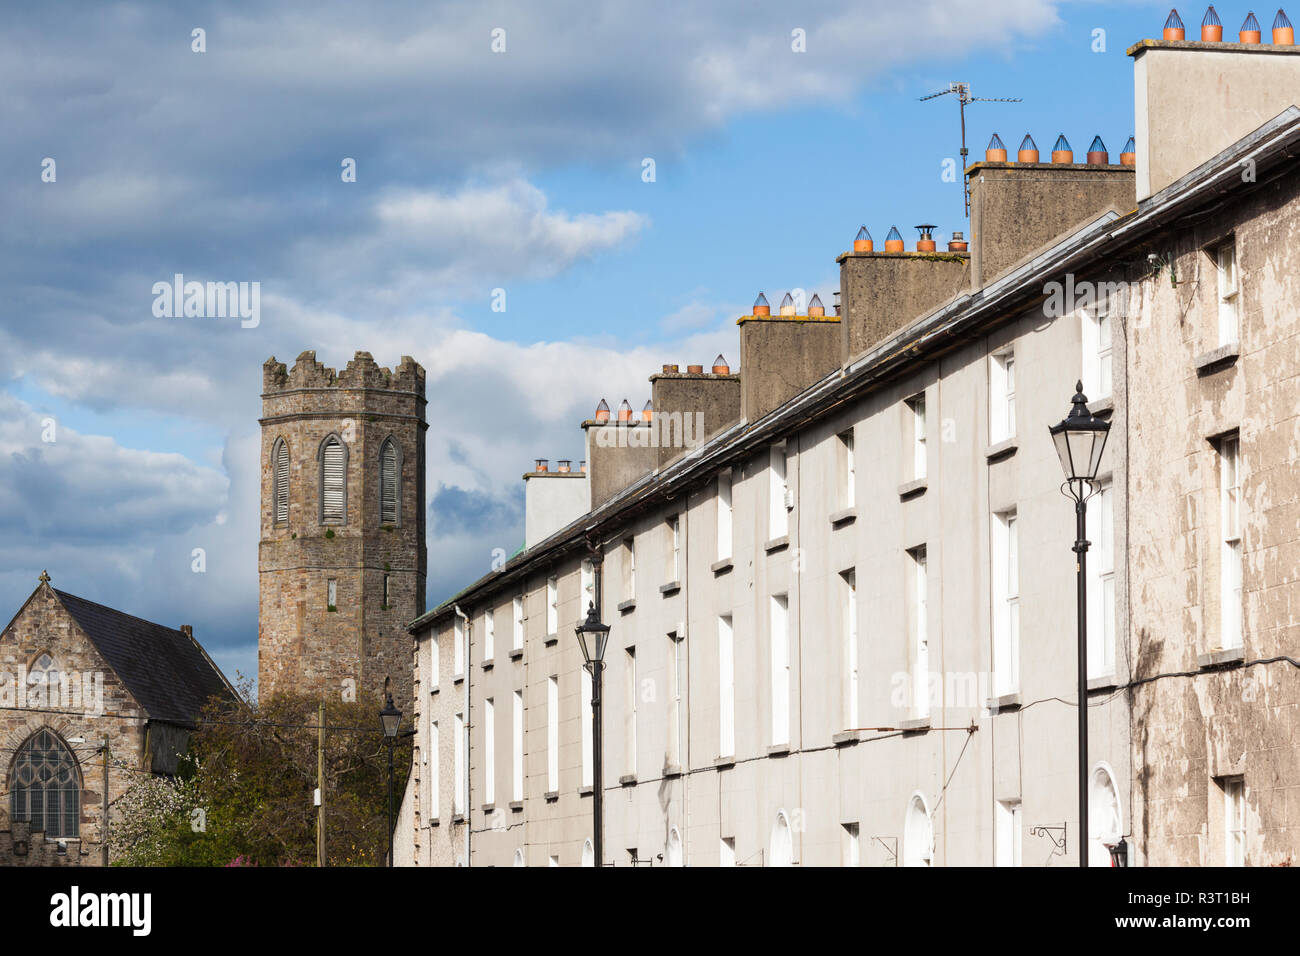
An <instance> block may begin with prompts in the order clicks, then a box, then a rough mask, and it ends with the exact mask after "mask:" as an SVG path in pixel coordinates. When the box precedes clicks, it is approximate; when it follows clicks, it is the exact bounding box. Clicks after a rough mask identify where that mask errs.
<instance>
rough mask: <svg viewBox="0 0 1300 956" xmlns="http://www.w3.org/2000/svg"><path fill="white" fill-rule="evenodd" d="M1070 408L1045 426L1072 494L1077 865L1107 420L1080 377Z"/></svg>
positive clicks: (1084, 819) (1084, 850) (1084, 823)
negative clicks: (1092, 552) (1092, 550)
mask: <svg viewBox="0 0 1300 956" xmlns="http://www.w3.org/2000/svg"><path fill="white" fill-rule="evenodd" d="M1071 401H1072V404H1071V406H1070V414H1069V415H1067V416H1066V417H1065V419H1064V421H1062V422H1061V423H1060V424H1059V425H1052V426H1051V427H1050V428H1049V429H1048V431H1049V432H1050V433H1051V435H1052V441H1053V442H1055V443H1056V454H1057V455H1058V456H1059V457H1060V459H1061V468H1062V469H1063V470H1064V471H1065V483H1064V484H1062V485H1061V492H1062V493H1063V494H1064V495H1066V497H1069V498H1073V499H1074V520H1075V536H1074V553H1075V555H1077V558H1076V560H1075V566H1074V568H1075V576H1076V578H1077V583H1078V603H1079V607H1078V614H1079V635H1078V642H1079V674H1078V682H1079V688H1078V689H1079V837H1078V839H1079V866H1082V867H1086V866H1087V865H1088V581H1087V576H1086V571H1087V560H1088V537H1087V535H1088V499H1089V498H1091V497H1092V496H1093V495H1094V494H1096V493H1097V486H1096V480H1097V468H1098V467H1099V466H1100V465H1101V453H1102V450H1103V449H1105V447H1106V435H1107V434H1108V433H1109V432H1110V423H1109V422H1107V421H1103V420H1102V419H1100V418H1098V417H1097V416H1095V415H1093V414H1092V412H1090V411H1088V399H1087V397H1086V396H1085V395H1084V394H1083V382H1079V383H1078V384H1077V385H1076V386H1075V393H1074V398H1073V399H1072V400H1071Z"/></svg>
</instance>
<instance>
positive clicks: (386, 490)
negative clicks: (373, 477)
mask: <svg viewBox="0 0 1300 956" xmlns="http://www.w3.org/2000/svg"><path fill="white" fill-rule="evenodd" d="M401 517H402V452H401V449H399V448H398V447H397V442H395V441H394V440H393V439H391V438H389V439H387V440H386V441H385V442H384V444H383V447H382V448H380V449H379V523H380V524H397V523H398V522H399V521H400V520H401Z"/></svg>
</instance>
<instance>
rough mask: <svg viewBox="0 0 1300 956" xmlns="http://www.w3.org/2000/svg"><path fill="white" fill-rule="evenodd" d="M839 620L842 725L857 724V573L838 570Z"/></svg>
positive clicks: (846, 726) (847, 726) (852, 726)
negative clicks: (842, 631)
mask: <svg viewBox="0 0 1300 956" xmlns="http://www.w3.org/2000/svg"><path fill="white" fill-rule="evenodd" d="M839 591H840V620H841V621H842V622H843V628H844V707H843V717H844V727H845V729H846V730H848V729H852V728H855V727H857V726H858V698H859V695H860V691H859V687H858V575H857V572H856V571H855V570H854V569H853V568H849V569H848V570H847V571H841V572H840V583H839Z"/></svg>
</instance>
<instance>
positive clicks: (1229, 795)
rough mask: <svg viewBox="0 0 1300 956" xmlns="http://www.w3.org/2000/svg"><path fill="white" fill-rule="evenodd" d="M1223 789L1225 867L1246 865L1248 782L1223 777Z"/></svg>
mask: <svg viewBox="0 0 1300 956" xmlns="http://www.w3.org/2000/svg"><path fill="white" fill-rule="evenodd" d="M1219 786H1220V787H1221V788H1222V789H1223V865H1224V866H1245V865H1246V782H1245V780H1244V779H1243V778H1241V777H1221V778H1220V779H1219Z"/></svg>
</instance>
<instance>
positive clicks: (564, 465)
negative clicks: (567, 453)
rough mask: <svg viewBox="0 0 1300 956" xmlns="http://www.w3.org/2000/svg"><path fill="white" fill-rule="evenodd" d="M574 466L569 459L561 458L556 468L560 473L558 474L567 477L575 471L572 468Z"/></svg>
mask: <svg viewBox="0 0 1300 956" xmlns="http://www.w3.org/2000/svg"><path fill="white" fill-rule="evenodd" d="M572 465H573V462H572V461H571V460H570V459H568V458H561V459H560V460H559V462H558V463H557V464H556V468H555V470H556V471H558V472H559V473H560V474H562V475H567V474H568V473H569V472H570V471H572V470H573V469H572V467H571V466H572Z"/></svg>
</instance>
